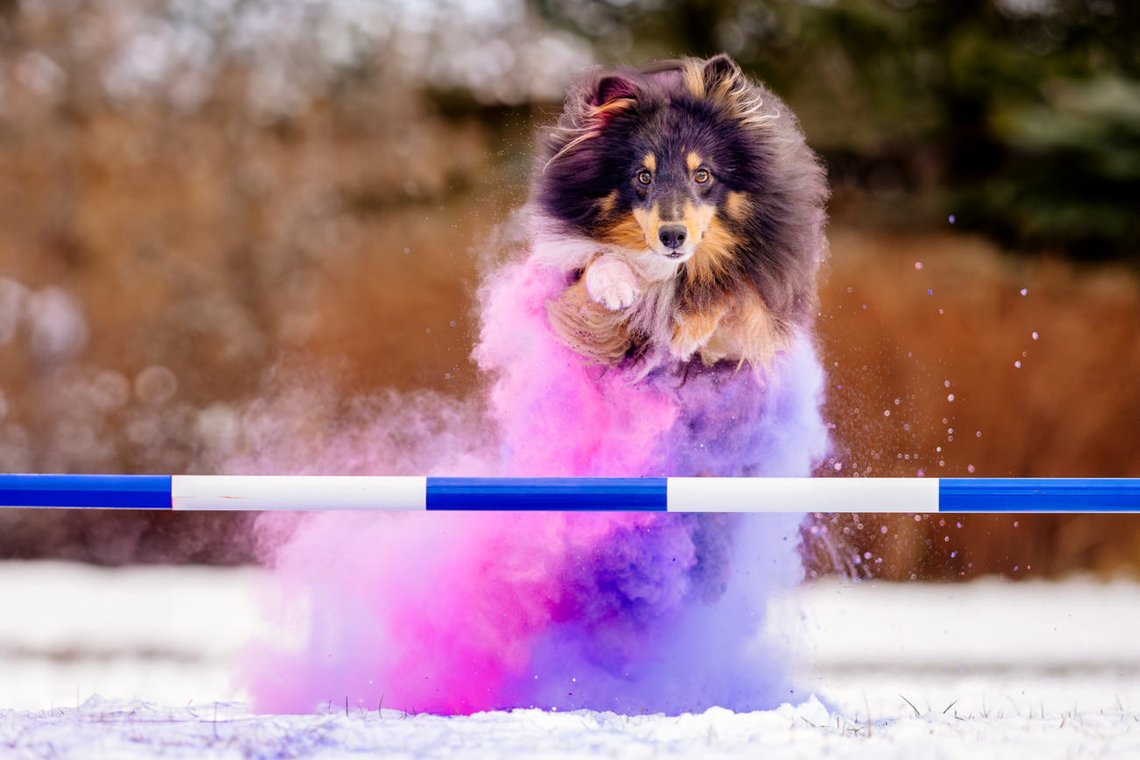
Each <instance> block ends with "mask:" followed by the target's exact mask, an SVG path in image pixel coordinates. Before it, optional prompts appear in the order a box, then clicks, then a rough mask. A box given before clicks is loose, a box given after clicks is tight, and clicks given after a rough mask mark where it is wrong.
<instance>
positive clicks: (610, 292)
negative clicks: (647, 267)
mask: <svg viewBox="0 0 1140 760" xmlns="http://www.w3.org/2000/svg"><path fill="white" fill-rule="evenodd" d="M586 290H587V291H589V293H590V298H591V299H593V300H594V302H596V303H600V304H601V305H602V306H605V307H606V308H607V309H609V310H610V311H618V310H620V309H626V308H629V307H630V306H632V305H633V302H634V301H635V300H636V299H637V297H638V296H639V295H640V294H641V289H640V287H639V284H638V281H637V275H635V274H634V273H633V270H632V269H630V268H629V265H628V264H626V263H625V262H624V261H620V260H618V259H610V258H604V257H603V258H600V259H598V260H597V261H595V262H594V263H593V264H591V265H590V267H589V268H588V269H587V270H586Z"/></svg>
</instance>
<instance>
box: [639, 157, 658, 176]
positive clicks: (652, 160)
mask: <svg viewBox="0 0 1140 760" xmlns="http://www.w3.org/2000/svg"><path fill="white" fill-rule="evenodd" d="M641 163H642V164H643V165H644V166H645V168H646V169H648V170H649V171H651V172H656V171H657V156H655V155H653V154H652V153H646V154H645V158H643V159H641Z"/></svg>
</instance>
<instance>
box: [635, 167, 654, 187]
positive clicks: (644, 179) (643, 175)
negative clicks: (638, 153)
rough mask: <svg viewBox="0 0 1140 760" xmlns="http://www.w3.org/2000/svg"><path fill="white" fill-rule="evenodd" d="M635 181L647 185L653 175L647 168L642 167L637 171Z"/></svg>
mask: <svg viewBox="0 0 1140 760" xmlns="http://www.w3.org/2000/svg"><path fill="white" fill-rule="evenodd" d="M637 181H638V182H640V183H641V184H643V185H648V184H649V183H650V182H652V181H653V175H652V174H650V173H649V170H648V169H642V170H641V171H639V172H638V173H637Z"/></svg>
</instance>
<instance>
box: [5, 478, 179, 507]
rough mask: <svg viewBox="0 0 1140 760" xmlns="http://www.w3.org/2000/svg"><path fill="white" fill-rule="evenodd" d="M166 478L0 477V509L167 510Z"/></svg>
mask: <svg viewBox="0 0 1140 760" xmlns="http://www.w3.org/2000/svg"><path fill="white" fill-rule="evenodd" d="M170 483H171V478H170V476H169V475H0V507H36V508H43V507H60V508H64V509H72V508H96V509H170Z"/></svg>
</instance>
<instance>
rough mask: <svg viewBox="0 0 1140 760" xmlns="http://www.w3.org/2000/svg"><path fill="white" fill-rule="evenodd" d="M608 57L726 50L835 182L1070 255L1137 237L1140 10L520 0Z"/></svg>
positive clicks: (1036, 0)
mask: <svg viewBox="0 0 1140 760" xmlns="http://www.w3.org/2000/svg"><path fill="white" fill-rule="evenodd" d="M535 3H536V7H537V8H538V9H539V10H540V12H541V14H542V16H543V17H544V18H546V19H548V20H550V22H551V23H553V24H555V25H557V26H559V27H561V28H566V29H569V30H572V31H573V32H574V33H575V34H578V35H582V36H584V37H586V38H587V39H589V40H590V41H591V42H592V43H593V44H594V46H595V48H596V49H597V50H598V51H600V53H601V54H602V56H603V58H605V59H606V60H628V59H631V58H632V59H638V58H642V57H646V56H648V57H654V56H668V55H670V54H672V53H674V52H675V51H678V50H683V51H688V52H690V53H693V54H696V55H701V56H705V55H711V54H714V53H716V52H719V51H727V52H728V53H730V54H732V55H733V56H734V57H735V58H736V59H737V60H738V61H740V62H741V64H742V65H743V66H745V67H746V68H747V69H748V70H750V71H752V72H755V73H757V74H759V75H760V76H761V77H762V78H763V79H765V80H766V81H768V82H769V83H771V84H772V86H773V87H774V88H775V89H776V91H777V92H780V93H782V94H783V96H784V97H785V99H786V100H787V101H788V103H789V105H790V106H791V107H792V108H793V109H794V110H795V111H796V112H797V113H798V114H799V115H800V118H801V119H802V121H803V123H804V125H805V127H806V129H807V131H808V134H809V138H810V140H811V142H812V144H813V145H814V146H815V147H816V148H817V149H818V150H820V151H821V152H822V153H823V154H824V155H825V156H826V157H827V159H828V164H829V167H830V168H831V170H832V176H833V180H835V181H838V182H841V183H842V182H851V183H853V184H854V185H855V186H856V187H861V188H869V189H872V190H877V191H878V192H879V194H881V195H886V194H889V193H892V192H893V193H898V192H904V193H906V196H907V198H908V203H906V204H892V205H893V206H894V211H895V217H896V218H897V219H900V220H901V219H904V218H910V219H914V216H913V215H914V212H915V205H914V203H913V201H912V199H913V198H915V196H918V197H919V198H920V199H923V200H926V201H927V203H925V204H924V205H923V206H922V210H923V211H924V212H925V214H924V215H923V216H920V217H919V218H918V219H917V220H916V221H919V222H925V223H930V222H932V221H934V219H935V218H936V216H937V215H939V214H941V215H946V214H950V213H956V215H957V216H958V217H959V218H960V219H961V220H962V222H963V223H964V224H966V225H967V226H968V227H970V228H973V229H980V230H984V231H985V232H987V233H989V234H992V235H994V236H996V237H997V238H998V239H1000V240H1001V241H1003V242H1005V243H1007V244H1012V245H1019V246H1031V247H1034V248H1051V247H1052V248H1057V249H1060V250H1063V251H1064V252H1065V253H1067V254H1069V255H1071V256H1075V257H1078V258H1088V259H1101V258H1112V257H1127V258H1130V259H1132V260H1133V261H1135V260H1136V259H1135V257H1136V256H1137V255H1138V253H1137V251H1138V250H1140V247H1138V246H1137V241H1138V240H1140V215H1138V214H1137V213H1136V208H1137V204H1138V203H1140V6H1137V5H1136V4H1135V3H1128V2H1112V0H963V1H962V2H938V1H937V0H832V1H827V0H824V1H821V2H804V1H797V0H772V1H771V2H762V3H761V2H745V1H742V0H730V1H729V2H711V1H708V0H674V1H672V2H637V1H636V0H634V1H633V2H613V0H598V1H596V2H593V1H590V0H535Z"/></svg>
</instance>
